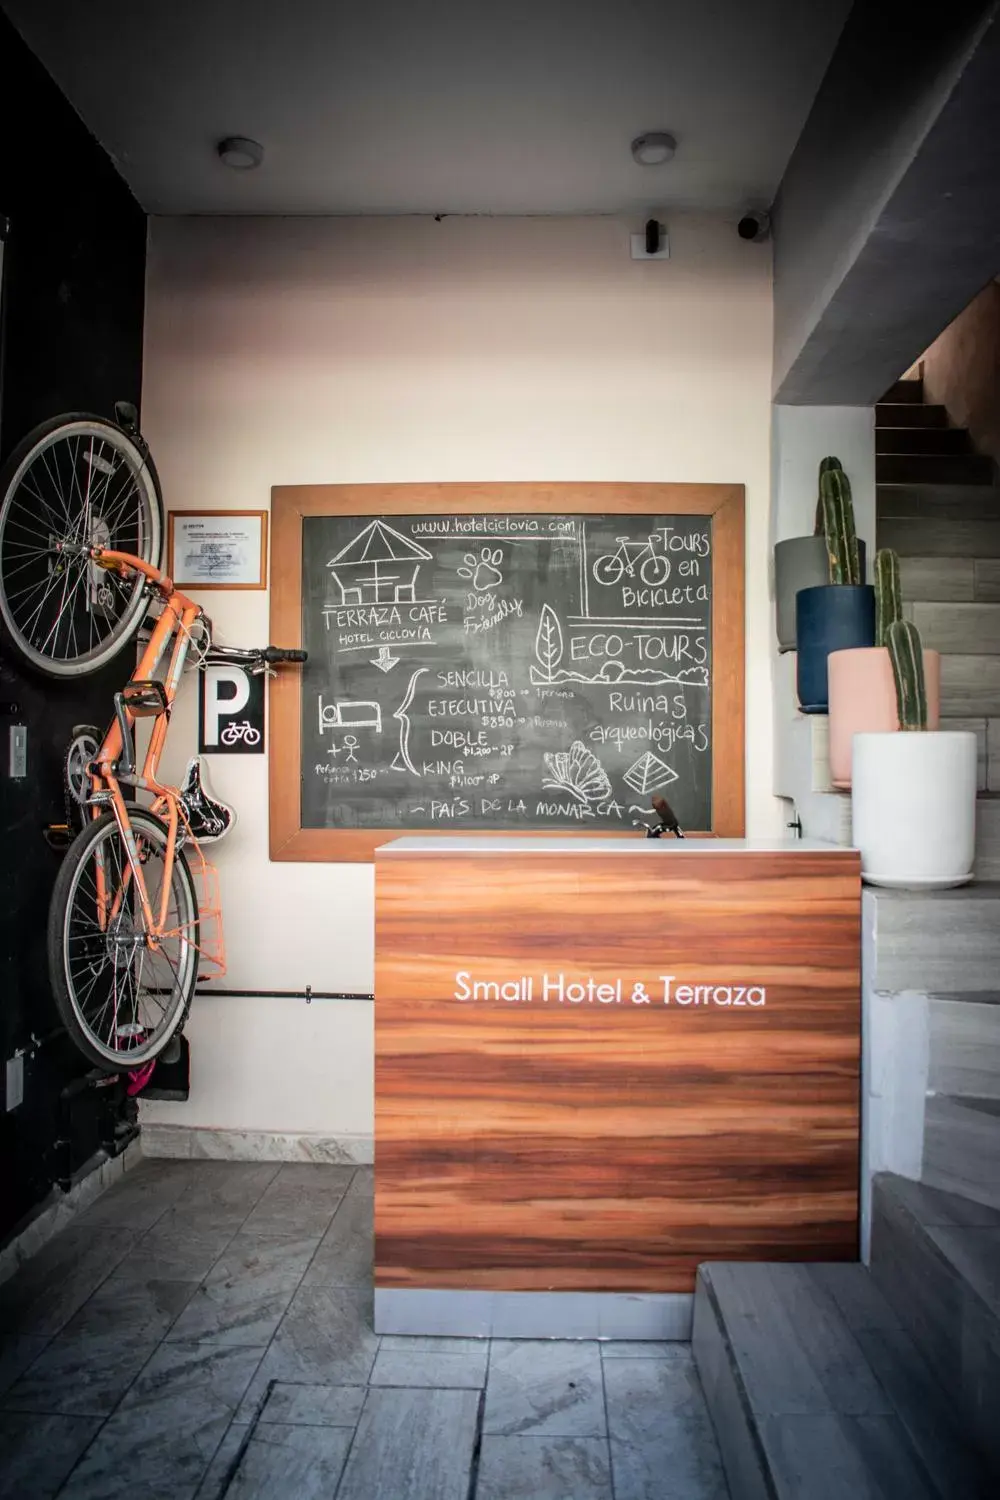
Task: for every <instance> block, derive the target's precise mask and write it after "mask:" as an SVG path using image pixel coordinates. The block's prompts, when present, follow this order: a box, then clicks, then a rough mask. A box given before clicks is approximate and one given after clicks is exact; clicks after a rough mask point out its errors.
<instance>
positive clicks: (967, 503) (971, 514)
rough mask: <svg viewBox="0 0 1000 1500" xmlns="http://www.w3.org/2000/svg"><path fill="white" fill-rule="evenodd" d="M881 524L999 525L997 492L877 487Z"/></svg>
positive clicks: (966, 487)
mask: <svg viewBox="0 0 1000 1500" xmlns="http://www.w3.org/2000/svg"><path fill="white" fill-rule="evenodd" d="M875 512H876V515H877V517H878V519H879V520H880V521H895V520H899V519H900V518H901V517H907V516H912V517H914V518H915V519H916V520H920V519H933V520H940V521H953V520H954V519H955V518H956V517H961V518H962V519H963V520H966V521H1000V489H998V488H997V487H996V486H995V485H992V484H880V485H879V486H878V489H877V490H876V492H875Z"/></svg>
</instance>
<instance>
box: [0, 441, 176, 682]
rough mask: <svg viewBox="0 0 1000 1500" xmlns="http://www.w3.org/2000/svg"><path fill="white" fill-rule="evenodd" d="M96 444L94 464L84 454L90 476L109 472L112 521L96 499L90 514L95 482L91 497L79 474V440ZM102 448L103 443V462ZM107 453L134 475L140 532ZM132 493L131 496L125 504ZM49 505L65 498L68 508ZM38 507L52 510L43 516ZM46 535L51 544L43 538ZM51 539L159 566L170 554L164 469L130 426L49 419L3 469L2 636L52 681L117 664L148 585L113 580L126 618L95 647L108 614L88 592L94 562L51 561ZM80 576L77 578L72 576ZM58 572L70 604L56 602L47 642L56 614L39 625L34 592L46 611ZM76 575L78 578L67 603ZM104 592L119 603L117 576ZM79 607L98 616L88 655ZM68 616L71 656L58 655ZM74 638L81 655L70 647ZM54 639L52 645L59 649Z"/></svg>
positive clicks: (0, 510)
mask: <svg viewBox="0 0 1000 1500" xmlns="http://www.w3.org/2000/svg"><path fill="white" fill-rule="evenodd" d="M88 438H89V439H91V449H90V457H89V459H88V458H86V455H85V462H86V463H88V464H89V471H88V472H89V474H90V475H91V476H92V475H93V471H94V469H95V468H97V469H98V471H99V472H104V473H105V474H106V475H107V483H105V485H104V490H103V494H102V496H101V500H102V501H106V502H107V504H108V508H109V516H108V517H105V516H104V515H102V514H101V513H100V511H99V510H98V509H97V508H96V505H97V504H99V503H100V502H96V503H95V509H94V510H93V511H91V509H90V507H91V493H90V479H89V478H88V479H87V481H86V492H85V491H84V485H83V483H82V482H81V480H80V478H79V474H78V473H77V470H78V468H79V465H80V462H81V456H80V455H81V442H82V441H83V440H85V439H88ZM74 441H75V443H76V449H75V452H72V451H71V446H70V445H72V444H73V443H74ZM94 441H96V442H98V443H100V444H101V449H100V451H99V453H98V455H97V457H96V458H95V456H94V449H93V442H94ZM58 445H65V446H64V447H59V446H58ZM105 448H109V449H111V450H112V452H113V453H114V454H117V455H118V456H119V458H120V459H121V464H120V467H119V469H118V474H121V473H122V472H123V471H126V470H127V472H128V474H129V476H130V478H131V488H132V489H134V491H135V494H136V496H137V510H136V520H135V527H134V529H133V528H132V525H131V517H130V515H128V514H126V515H125V516H124V517H123V514H122V511H123V506H122V505H121V504H120V503H119V502H120V496H121V494H122V491H121V488H120V487H119V488H118V489H117V490H116V491H115V492H114V493H113V494H112V493H111V481H112V478H113V477H114V475H115V468H114V462H113V460H112V461H109V460H108V459H107V458H105V457H104V451H105ZM102 464H103V470H102V468H101V465H102ZM109 470H110V472H108V471H109ZM67 474H68V478H69V493H68V501H67V497H66V495H65V493H64V492H63V490H62V489H60V483H62V484H63V485H65V480H66V476H67ZM32 475H33V476H35V486H34V487H33V488H31V487H29V476H32ZM98 483H100V481H98ZM39 487H41V488H39ZM74 487H75V493H74ZM45 492H47V494H48V498H46V493H45ZM128 493H129V492H128V491H126V499H127V497H128ZM77 495H78V496H79V503H78V502H77V499H76V496H77ZM50 501H52V502H56V501H57V502H58V506H59V507H61V511H60V509H58V508H57V507H56V504H55V503H50ZM115 506H117V507H118V510H117V513H114V510H113V508H114V507H115ZM40 507H44V510H43V509H41V508H40ZM126 522H127V523H128V524H126ZM46 530H47V531H48V537H47V540H46V539H45V537H44V533H45V531H46ZM78 533H79V534H78ZM53 537H61V539H62V540H73V541H74V542H80V541H81V540H84V539H85V540H86V541H87V542H88V543H89V544H90V545H93V546H105V547H109V548H112V549H114V550H117V551H122V552H132V553H134V554H135V555H137V556H139V557H141V558H142V559H143V561H144V562H149V563H152V564H153V565H154V566H155V567H159V566H160V560H161V556H162V551H163V496H162V493H161V490H160V481H159V476H158V475H157V472H156V466H155V465H154V463H153V460H152V456H151V455H150V454H149V453H148V452H147V451H146V450H145V447H144V446H143V445H142V444H141V442H137V441H136V439H135V438H133V437H132V436H131V435H130V434H129V433H128V432H126V431H125V429H124V428H122V427H119V426H118V425H117V424H116V423H114V422H111V421H108V420H106V419H105V418H104V417H97V416H93V415H91V414H89V413H87V412H71V413H68V414H65V415H63V416H59V417H53V418H52V419H51V420H50V421H47V422H42V423H41V424H40V425H39V426H38V427H36V428H34V429H33V430H32V431H31V432H29V433H28V434H27V436H26V437H24V438H23V439H22V440H21V442H20V443H18V445H17V447H16V448H15V449H14V450H13V452H12V453H11V455H10V457H9V458H8V459H7V462H6V463H5V464H4V466H3V469H2V471H0V623H2V626H3V632H4V634H5V636H6V638H7V639H8V640H9V641H10V642H11V644H12V645H13V646H14V647H15V649H16V650H17V652H18V654H19V655H20V657H21V658H22V659H23V660H24V661H25V662H27V663H28V665H30V666H31V667H32V668H34V670H35V671H37V672H41V673H43V674H44V675H45V676H47V677H59V678H67V677H83V676H87V675H89V674H90V673H91V672H96V671H97V670H98V668H100V667H102V666H104V665H105V663H106V662H109V661H110V660H111V659H112V658H113V657H114V656H116V655H117V654H118V652H119V651H121V650H122V648H123V647H124V646H125V644H126V642H127V641H128V640H129V639H130V638H131V637H132V635H133V634H134V632H135V630H136V628H137V627H138V625H139V622H140V620H141V619H142V616H143V614H144V609H145V598H144V595H143V584H144V580H143V579H141V578H136V579H133V580H129V581H128V585H127V587H126V584H125V583H124V582H121V583H118V582H117V581H116V582H115V583H114V587H115V588H118V589H119V590H120V595H121V597H120V601H119V602H120V605H121V613H120V615H119V616H118V617H117V618H116V619H115V621H114V623H113V624H112V625H111V627H110V628H109V629H108V630H107V631H106V632H105V633H104V634H103V636H98V639H97V640H96V642H95V641H94V638H93V630H94V619H93V617H94V616H95V615H96V614H97V612H98V608H99V609H101V610H105V609H106V608H107V601H106V600H103V601H101V602H100V604H99V605H95V603H94V600H93V599H92V598H88V595H92V594H94V593H95V585H96V576H95V573H96V564H93V563H90V562H87V561H85V560H70V561H68V562H63V561H62V560H61V559H60V560H59V561H58V562H56V563H53V562H52V555H53V554H52V540H53ZM26 538H31V540H27V539H26ZM88 568H89V569H91V570H94V571H92V573H91V575H90V576H89V578H88V576H87V574H86V570H87V569H88ZM76 569H78V570H79V571H74V570H76ZM60 572H61V573H62V574H63V575H64V576H65V580H66V581H65V582H64V583H63V591H62V599H61V600H59V599H56V598H53V599H52V600H51V610H52V611H54V612H55V621H54V623H53V625H52V626H51V628H50V629H49V633H48V636H43V635H42V632H43V631H44V629H45V624H46V623H47V621H48V619H49V615H48V614H45V613H43V614H42V616H41V623H40V624H39V625H38V626H37V627H36V626H35V624H34V618H35V614H34V611H35V599H36V595H37V592H38V590H40V589H43V588H44V589H45V592H44V593H43V595H42V599H41V601H40V604H39V605H38V606H37V608H38V610H43V609H44V607H45V606H46V604H47V603H48V601H49V598H50V595H51V594H52V593H53V590H54V589H57V588H58V585H57V584H54V585H49V586H48V587H46V579H47V578H49V577H53V576H56V577H58V576H59V575H60ZM18 575H20V576H18ZM24 575H27V577H26V578H25V576H24ZM71 577H73V578H74V580H75V581H74V583H73V588H72V593H71V594H70V596H69V599H68V600H67V597H66V595H67V588H68V582H69V579H70V578H71ZM81 583H83V584H84V588H83V591H82V598H81V595H80V588H79V585H80V584H81ZM106 588H107V590H108V591H109V592H110V593H111V595H112V599H114V597H115V596H114V593H113V589H112V578H111V575H108V578H107V580H106ZM22 601H23V602H22ZM81 603H82V604H83V606H84V609H83V613H84V615H86V616H90V619H89V626H90V635H89V637H88V641H87V648H86V649H80V647H79V645H78V643H77V637H76V629H75V621H76V618H77V617H78V615H79V613H80V605H81ZM67 605H68V610H67ZM29 611H30V612H32V613H29ZM50 612H51V611H50ZM63 616H65V617H66V618H67V619H68V621H69V626H68V628H67V630H66V651H65V653H63V654H60V652H59V645H60V624H59V620H60V618H61V617H63ZM26 617H27V618H26ZM70 631H72V645H73V647H74V648H75V649H72V650H71V645H70ZM53 632H54V635H53ZM39 637H41V640H39ZM50 641H52V642H53V644H52V645H51V646H50V645H49V642H50Z"/></svg>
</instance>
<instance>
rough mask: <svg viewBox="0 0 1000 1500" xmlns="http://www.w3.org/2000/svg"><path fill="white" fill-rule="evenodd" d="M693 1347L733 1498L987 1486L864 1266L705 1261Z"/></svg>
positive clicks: (881, 1497) (801, 1498)
mask: <svg viewBox="0 0 1000 1500" xmlns="http://www.w3.org/2000/svg"><path fill="white" fill-rule="evenodd" d="M692 1348H693V1352H694V1357H695V1362H696V1364H697V1367H698V1374H699V1377H700V1379H701V1383H702V1387H703V1389H704V1392H705V1398H706V1400H707V1402H708V1409H709V1412H710V1413H711V1416H712V1421H713V1424H714V1426H715V1431H716V1436H717V1438H718V1442H719V1449H720V1452H721V1454H722V1461H723V1465H724V1467H725V1470H726V1479H727V1481H728V1484H729V1492H730V1495H731V1497H732V1500H847V1497H856V1500H903V1497H904V1496H905V1497H906V1500H981V1497H985V1496H986V1495H987V1494H989V1493H990V1480H989V1476H988V1470H987V1467H986V1465H985V1464H984V1462H983V1461H982V1458H981V1456H980V1455H979V1454H977V1453H974V1452H972V1451H970V1448H969V1446H968V1444H967V1442H966V1441H965V1440H964V1436H963V1434H962V1432H961V1428H960V1425H959V1422H958V1420H957V1418H956V1415H955V1413H954V1412H953V1410H952V1409H951V1406H950V1403H949V1401H948V1397H947V1395H946V1394H945V1392H944V1391H942V1389H941V1388H940V1386H939V1384H938V1382H937V1380H936V1379H935V1374H934V1371H933V1368H932V1367H931V1365H930V1364H929V1363H928V1362H927V1361H926V1359H924V1358H923V1357H922V1355H921V1354H920V1352H919V1350H918V1348H917V1347H916V1344H915V1342H914V1340H913V1338H912V1336H911V1335H910V1334H909V1333H908V1331H907V1329H906V1327H905V1325H904V1322H903V1319H902V1316H901V1314H900V1313H899V1311H898V1310H897V1309H896V1308H895V1307H893V1306H892V1304H891V1303H890V1302H889V1301H888V1300H887V1299H886V1297H885V1296H884V1295H883V1294H882V1293H881V1292H880V1291H879V1289H878V1288H877V1287H876V1286H875V1284H874V1282H873V1280H872V1278H871V1275H870V1274H869V1272H868V1271H867V1270H866V1269H865V1267H864V1266H861V1265H857V1264H844V1265H836V1264H835V1265H828V1264H815V1265H759V1264H735V1263H731V1262H721V1263H712V1264H708V1265H703V1266H701V1267H699V1271H698V1283H697V1290H696V1293H695V1310H694V1334H693V1340H692ZM668 1488H669V1487H668ZM672 1492H673V1491H671V1493H672ZM666 1493H667V1491H666V1490H664V1494H666ZM677 1493H678V1495H679V1494H680V1493H681V1491H680V1490H678V1491H677Z"/></svg>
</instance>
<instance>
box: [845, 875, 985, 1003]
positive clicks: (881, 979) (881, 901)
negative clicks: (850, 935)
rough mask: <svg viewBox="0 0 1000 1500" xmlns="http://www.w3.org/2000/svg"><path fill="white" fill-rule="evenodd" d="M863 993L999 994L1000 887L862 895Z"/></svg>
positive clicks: (981, 884) (982, 885) (867, 891)
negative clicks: (865, 940)
mask: <svg viewBox="0 0 1000 1500" xmlns="http://www.w3.org/2000/svg"><path fill="white" fill-rule="evenodd" d="M863 902H864V922H865V930H866V932H868V933H871V934H872V935H873V937H874V939H875V941H874V942H873V943H872V944H871V946H870V951H868V952H866V955H865V984H866V987H867V988H868V989H870V990H873V991H878V992H879V993H882V994H899V993H901V992H903V991H917V992H919V993H921V994H925V995H927V994H929V995H963V996H984V995H986V996H996V995H997V994H998V993H1000V882H995V881H978V882H976V883H974V884H972V885H966V886H959V887H958V888H957V889H955V890H951V891H888V890H880V889H878V888H876V887H874V886H868V887H866V889H865V893H864V897H863Z"/></svg>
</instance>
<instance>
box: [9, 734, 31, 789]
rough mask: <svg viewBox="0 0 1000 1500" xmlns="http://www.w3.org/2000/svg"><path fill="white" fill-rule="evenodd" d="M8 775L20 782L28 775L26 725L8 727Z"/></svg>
mask: <svg viewBox="0 0 1000 1500" xmlns="http://www.w3.org/2000/svg"><path fill="white" fill-rule="evenodd" d="M8 774H9V775H10V776H11V777H12V778H13V779H14V780H15V781H20V780H22V779H23V778H24V777H25V776H27V774H28V726H27V725H26V724H12V725H11V726H10V770H9V773H8Z"/></svg>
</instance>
